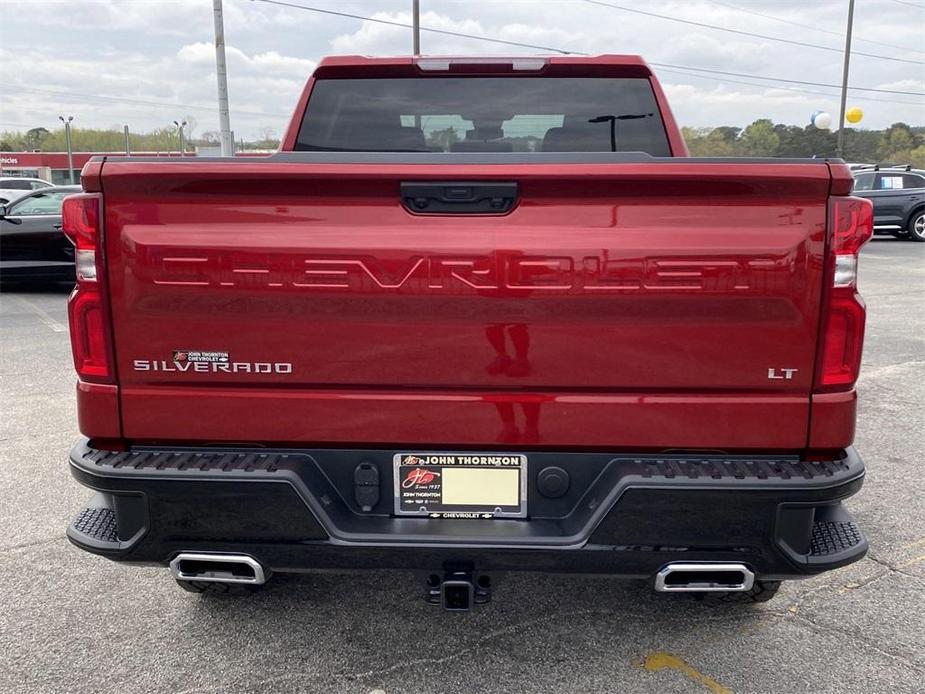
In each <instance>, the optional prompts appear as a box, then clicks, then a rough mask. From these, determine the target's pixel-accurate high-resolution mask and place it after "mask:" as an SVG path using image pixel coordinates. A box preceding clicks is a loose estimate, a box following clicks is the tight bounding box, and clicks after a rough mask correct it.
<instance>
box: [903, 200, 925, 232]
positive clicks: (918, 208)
mask: <svg viewBox="0 0 925 694" xmlns="http://www.w3.org/2000/svg"><path fill="white" fill-rule="evenodd" d="M922 212H925V202H923V203H920V204H918V205H916V206H915V207H913V208H912V212H910V213H909V216H908V217H906V223H905V224H903V228H904V229H906V228H908V227H909V224H911V223H912V219H913V218H914V217H915V216H916V215H917V214H921V213H922Z"/></svg>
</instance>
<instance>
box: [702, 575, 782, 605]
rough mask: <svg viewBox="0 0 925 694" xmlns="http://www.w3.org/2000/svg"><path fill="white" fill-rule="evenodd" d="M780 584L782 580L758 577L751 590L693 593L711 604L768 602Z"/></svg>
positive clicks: (775, 593)
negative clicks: (765, 579) (759, 578)
mask: <svg viewBox="0 0 925 694" xmlns="http://www.w3.org/2000/svg"><path fill="white" fill-rule="evenodd" d="M780 584H781V581H759V580H757V579H756V580H755V583H754V585H752V587H751V590H745V591H739V592H735V593H693V595H696V596H697V597H698V598H699V599H700V600H703V602H705V603H707V604H709V605H719V604H729V603H732V604H749V603H756V602H767V601H768V600H770V599H771V598H773V597H774V596H775V595H777V591H778V589H780Z"/></svg>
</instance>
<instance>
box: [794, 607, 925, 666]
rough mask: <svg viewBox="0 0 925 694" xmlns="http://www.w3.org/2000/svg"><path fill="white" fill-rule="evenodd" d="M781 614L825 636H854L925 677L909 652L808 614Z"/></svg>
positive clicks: (871, 648)
mask: <svg viewBox="0 0 925 694" xmlns="http://www.w3.org/2000/svg"><path fill="white" fill-rule="evenodd" d="M780 614H782V615H783V617H784V618H785V619H786V618H788V617H789V618H791V619H796V620H798V621H800V622H803V623H804V624H806V625H807V626H808V627H809V628H810V629H811V630H812V631H815V632H816V633H817V634H821V635H823V636H830V635H831V634H832V632H835V633H838V634H842V635H844V636H847V637H849V638H853V639H855V640H857V641H859V642H860V643H862V644H864V645H865V646H866V647H867V648H869V649H870V650H872V651H876V652H877V653H879V654H881V655H883V656H885V657H887V658H890V659H891V660H896V661H899V662H900V663H901V664H902V665H904V666H906V667H907V668H909V669H910V670H912V671H914V672H916V673H919V674H920V675H922V676H923V677H925V667H922V666H920V665H918V664H916V663H914V662H912V661H910V660H909V656H908V655H907V654H904V653H896V652H894V651H890V650H886V649H884V648H881V647H880V646H879V645H878V644H877V643H874V642H873V641H871V640H870V639H869V638H867V637H866V636H864V635H863V634H861V633H858V632H856V631H852V630H850V629H844V628H842V627H838V626H833V625H831V624H820V623H819V622H817V621H816V620H814V619H812V618H811V617H810V616H808V615H806V614H797V613H796V612H786V613H780Z"/></svg>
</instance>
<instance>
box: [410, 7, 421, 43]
mask: <svg viewBox="0 0 925 694" xmlns="http://www.w3.org/2000/svg"><path fill="white" fill-rule="evenodd" d="M411 26H412V29H411V32H412V36H413V39H412V47H413V50H414V55H421V2H420V0H412V2H411Z"/></svg>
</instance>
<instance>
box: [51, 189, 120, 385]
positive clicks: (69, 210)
mask: <svg viewBox="0 0 925 694" xmlns="http://www.w3.org/2000/svg"><path fill="white" fill-rule="evenodd" d="M101 213H102V210H101V198H100V196H99V195H98V194H96V193H79V194H77V195H69V196H68V197H66V198H65V199H64V205H63V207H62V208H61V229H62V231H64V234H65V236H67V238H68V239H69V240H70V242H71V243H72V244H74V249H75V250H74V258H75V263H76V267H77V286H76V287H75V288H74V291H73V293H72V294H71V297H70V299H69V300H68V323H69V325H70V328H71V351H72V352H73V355H74V368H76V369H77V375H78V376H80V378H81V380H83V381H91V382H93V383H113V382H114V378H113V376H114V374H113V369H112V347H111V344H110V333H109V320H108V316H109V311H108V306H107V305H106V293H105V290H104V288H103V286H102V279H103V274H102V268H101V267H100V265H101V262H102V243H103V234H102V221H101V218H100V215H101Z"/></svg>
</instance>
